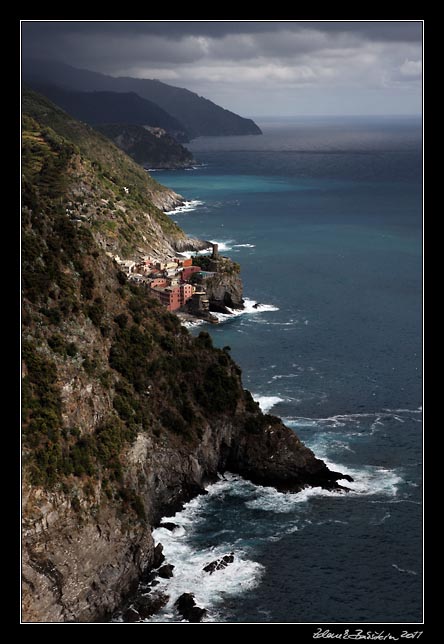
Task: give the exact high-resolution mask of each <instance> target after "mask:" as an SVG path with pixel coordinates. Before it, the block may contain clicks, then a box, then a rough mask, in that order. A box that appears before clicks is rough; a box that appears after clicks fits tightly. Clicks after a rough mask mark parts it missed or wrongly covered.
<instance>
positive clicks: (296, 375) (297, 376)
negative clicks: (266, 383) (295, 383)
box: [271, 373, 301, 380]
mask: <svg viewBox="0 0 444 644" xmlns="http://www.w3.org/2000/svg"><path fill="white" fill-rule="evenodd" d="M300 375H301V374H300V373H287V374H277V375H276V376H272V378H271V379H272V380H281V379H282V378H299V376H300Z"/></svg>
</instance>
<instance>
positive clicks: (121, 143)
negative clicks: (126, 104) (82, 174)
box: [95, 123, 194, 168]
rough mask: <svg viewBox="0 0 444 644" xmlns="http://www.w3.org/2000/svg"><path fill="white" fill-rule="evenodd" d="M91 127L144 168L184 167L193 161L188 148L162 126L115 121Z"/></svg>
mask: <svg viewBox="0 0 444 644" xmlns="http://www.w3.org/2000/svg"><path fill="white" fill-rule="evenodd" d="M95 129H96V130H98V131H99V132H101V133H102V134H104V135H105V136H107V137H108V138H109V139H111V141H113V142H114V143H115V144H116V145H117V147H119V148H120V149H121V150H123V151H124V152H126V153H127V154H128V155H129V156H130V157H131V158H132V159H134V161H136V162H137V163H139V164H140V165H141V166H143V167H145V168H188V167H189V166H190V165H192V163H194V159H193V155H192V154H191V152H190V151H189V150H187V149H186V148H184V147H183V145H181V144H180V143H178V142H177V141H176V140H175V139H174V138H173V137H171V136H170V135H169V134H167V132H166V131H165V130H164V129H161V128H154V127H150V128H145V127H142V126H140V125H119V124H115V123H114V124H112V125H96V126H95Z"/></svg>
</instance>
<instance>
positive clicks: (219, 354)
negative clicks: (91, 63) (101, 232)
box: [22, 92, 254, 520]
mask: <svg viewBox="0 0 444 644" xmlns="http://www.w3.org/2000/svg"><path fill="white" fill-rule="evenodd" d="M24 104H25V109H27V108H30V114H26V113H25V114H24V120H23V122H24V130H23V133H24V141H23V150H24V156H23V166H22V171H23V182H22V188H23V214H22V240H23V246H22V267H23V316H22V323H23V351H22V359H23V369H24V378H23V387H22V402H23V415H22V420H23V427H22V429H23V455H24V460H23V463H24V472H25V476H26V480H27V481H29V482H30V483H31V484H32V485H36V486H42V487H45V488H48V489H60V490H62V491H64V492H66V493H68V492H72V496H73V498H72V500H71V502H72V506H73V508H74V509H75V510H76V511H78V512H79V513H81V512H82V507H83V502H82V503H81V502H80V500H79V498H78V497H77V496H76V494H77V492H76V493H75V494H74V490H80V489H82V490H83V491H84V494H85V495H86V497H87V498H89V499H90V500H91V502H92V499H93V498H94V495H95V490H98V489H100V486H99V485H98V483H99V482H100V483H101V489H102V493H103V495H104V496H105V497H106V498H107V499H113V500H114V501H115V502H116V503H119V504H120V506H121V508H122V510H123V512H128V513H130V514H131V515H132V517H133V519H134V516H136V517H137V518H138V519H140V520H143V518H144V508H143V503H142V501H141V499H140V497H139V496H138V489H137V484H129V483H128V481H126V480H125V475H124V474H125V473H124V469H123V465H124V463H125V452H126V450H127V449H128V448H129V446H131V444H132V443H133V441H134V440H135V438H136V437H137V435H138V434H139V433H140V432H145V433H147V434H148V435H150V436H151V438H152V440H153V441H159V442H161V444H171V445H177V446H178V447H179V448H180V447H183V446H187V447H188V448H189V449H193V448H194V447H195V446H196V445H197V444H198V442H199V440H200V439H201V436H202V431H203V428H204V427H205V426H206V425H208V424H209V423H211V422H212V421H213V418H214V417H217V416H218V415H224V414H233V413H234V412H235V410H236V409H237V407H238V405H239V403H240V402H241V401H243V400H244V399H245V394H244V392H243V390H242V386H241V383H240V379H239V374H240V370H239V368H238V367H237V366H236V365H235V363H234V362H233V361H232V359H231V357H230V355H229V348H228V347H225V348H224V349H223V350H221V349H216V348H214V347H213V344H212V341H211V337H210V335H209V334H208V333H207V332H201V333H200V334H199V335H198V337H196V338H193V337H192V336H190V335H189V334H188V332H187V331H186V329H184V328H183V327H182V326H181V324H180V322H179V320H178V318H177V317H176V316H174V315H172V314H170V313H169V312H168V311H166V310H165V309H164V307H162V306H161V304H160V303H159V302H158V301H157V300H156V299H153V298H151V297H150V295H149V292H148V291H147V290H146V289H145V288H144V287H141V286H137V285H135V284H132V283H130V282H128V281H127V279H126V277H125V275H124V274H123V273H121V272H120V271H119V270H117V269H116V267H115V265H114V264H113V262H112V260H111V259H110V258H109V257H107V256H106V255H105V253H104V250H103V243H102V241H101V243H100V244H99V243H98V241H97V240H96V238H95V237H94V235H93V234H92V232H91V230H92V227H91V226H90V224H89V223H88V222H87V221H86V220H79V219H78V217H77V216H76V217H74V218H73V217H71V211H72V210H76V208H77V210H76V213H78V212H79V209H82V208H87V210H88V209H89V210H88V213H90V212H92V211H94V212H95V210H94V209H95V208H96V206H97V204H95V203H94V199H93V196H94V198H95V199H96V201H97V202H99V203H100V199H101V198H102V196H101V195H105V196H106V198H107V200H108V203H109V200H110V199H111V198H112V195H116V194H117V192H119V191H120V192H123V191H122V190H121V187H122V185H127V184H128V185H130V186H131V187H130V195H125V194H123V195H119V201H118V202H117V197H113V198H112V201H114V203H113V204H112V205H113V206H114V204H115V203H119V204H124V205H125V207H127V208H128V209H129V208H134V209H135V212H136V213H137V212H139V211H138V210H137V208H142V207H143V209H146V210H147V211H149V212H153V208H154V207H153V206H152V204H151V202H150V201H149V197H148V194H149V192H148V189H147V185H148V186H149V185H150V179H149V178H148V177H147V175H146V173H143V171H142V170H141V169H140V168H137V170H136V171H135V175H134V177H133V175H132V172H133V169H134V164H132V162H131V161H130V160H129V159H127V158H126V157H125V156H124V155H123V153H121V152H116V150H115V148H114V147H113V146H112V145H111V144H110V143H108V142H107V143H106V145H102V138H101V137H100V136H99V135H97V134H96V133H94V132H93V131H90V130H89V128H87V127H86V126H84V125H82V124H79V123H76V122H75V121H73V120H72V119H70V118H69V117H67V116H66V115H65V114H64V113H63V112H61V111H60V110H57V109H55V108H54V107H53V106H51V105H50V104H49V103H47V102H45V100H44V99H40V98H39V97H36V95H33V94H32V93H26V92H25V95H24ZM68 138H69V140H68ZM90 154H91V155H92V156H91V157H89V156H88V155H90ZM108 154H109V156H108ZM74 167H75V168H77V170H76V173H74V174H73V168H74ZM79 167H81V168H83V170H79ZM85 168H86V169H85ZM82 172H84V174H82ZM140 173H142V174H143V186H142V183H140V186H141V187H140V189H139V187H137V186H138V183H137V182H138V181H139V180H140V182H142V176H141V175H140ZM130 180H133V183H131V184H130ZM94 183H95V184H96V187H95V188H94V190H93V191H92V193H91V194H90V195H89V197H88V200H86V199H85V198H84V197H83V196H82V197H78V199H77V201H75V200H74V198H73V197H72V195H71V193H70V197H69V198H68V196H67V192H69V190H70V186H72V185H75V186H77V185H79V184H81V185H82V186H83V185H89V186H91V184H94ZM105 185H106V186H107V187H106V190H108V192H106V191H105V188H104V186H105ZM113 186H114V187H113ZM111 193H112V194H111ZM99 197H100V198H99ZM103 198H104V197H103ZM86 201H88V203H89V204H90V205H89V206H85V205H84V203H85V202H86ZM91 209H92V210H91ZM97 210H98V209H97ZM98 216H99V215H98ZM104 216H105V215H104ZM162 217H163V216H162ZM162 217H161V218H160V219H159V221H161V220H162ZM119 221H120V220H119ZM122 221H123V220H122ZM168 221H170V220H169V219H168ZM135 223H136V222H135V220H134V219H133V222H131V220H130V219H129V224H131V226H132V227H133V228H135V230H136V229H137V226H135ZM129 224H128V226H127V227H126V228H125V230H126V231H127V232H128V231H131V228H130V226H129ZM122 225H123V224H122ZM119 226H120V223H119ZM132 234H133V233H132ZM134 235H137V231H136V233H134ZM128 238H129V239H130V240H131V239H133V238H132V237H131V235H130V233H129V232H128ZM128 243H130V242H128ZM62 388H63V389H62ZM62 394H63V395H62ZM245 400H246V403H247V405H250V403H249V401H248V400H247V399H245ZM97 402H98V404H97ZM249 409H250V407H249ZM253 411H254V410H253V409H252V408H251V412H252V414H253ZM67 419H68V420H67ZM69 419H70V420H69ZM83 419H85V421H84V423H83Z"/></svg>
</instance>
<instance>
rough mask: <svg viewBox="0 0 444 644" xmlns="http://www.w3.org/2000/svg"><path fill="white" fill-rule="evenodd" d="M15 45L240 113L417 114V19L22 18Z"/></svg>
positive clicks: (419, 67) (26, 51)
mask: <svg viewBox="0 0 444 644" xmlns="http://www.w3.org/2000/svg"><path fill="white" fill-rule="evenodd" d="M22 51H23V55H24V56H26V57H36V58H45V59H48V58H49V59H52V60H59V61H61V62H65V63H69V64H71V65H73V66H76V67H83V68H86V69H91V70H94V71H99V72H103V73H106V74H111V75H113V76H135V77H139V78H158V79H160V80H163V81H165V82H167V83H170V84H173V85H178V86H180V87H187V88H188V89H190V90H192V91H195V92H197V93H198V94H201V95H203V96H205V97H207V98H210V99H211V100H213V101H215V102H216V103H218V104H220V105H222V106H223V107H226V108H228V109H231V110H233V111H235V112H238V113H240V114H242V115H244V116H261V115H299V114H415V113H416V114H417V113H420V112H421V77H422V62H421V61H422V24H421V23H420V22H405V21H401V22H331V21H330V22H291V21H287V22H223V21H212V22H184V21H177V22H174V21H172V22H140V21H139V22H74V21H73V22H50V23H48V22H36V21H24V22H23V23H22Z"/></svg>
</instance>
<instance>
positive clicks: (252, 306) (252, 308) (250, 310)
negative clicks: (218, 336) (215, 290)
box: [213, 298, 279, 322]
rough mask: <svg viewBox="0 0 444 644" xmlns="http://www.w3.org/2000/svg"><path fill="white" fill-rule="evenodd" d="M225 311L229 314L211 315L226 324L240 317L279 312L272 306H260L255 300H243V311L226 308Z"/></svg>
mask: <svg viewBox="0 0 444 644" xmlns="http://www.w3.org/2000/svg"><path fill="white" fill-rule="evenodd" d="M227 309H228V310H229V311H230V313H213V315H215V316H216V317H217V319H218V320H219V322H228V321H229V320H232V319H233V318H237V317H239V316H240V315H246V314H248V315H254V314H256V313H269V312H271V311H279V308H278V307H277V306H274V304H260V303H258V302H256V301H255V300H250V299H249V298H246V299H244V308H243V309H240V310H238V309H230V308H229V307H228V306H227Z"/></svg>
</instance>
